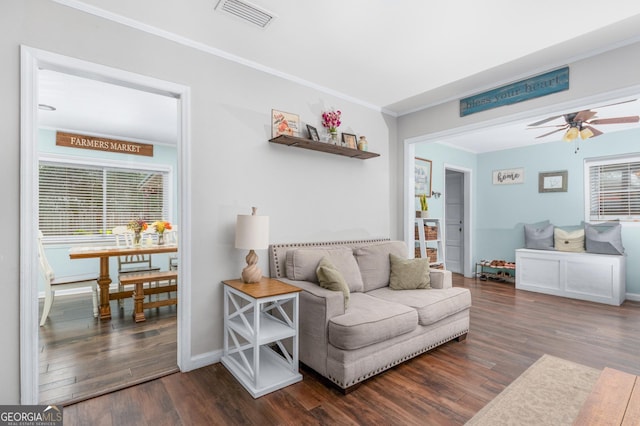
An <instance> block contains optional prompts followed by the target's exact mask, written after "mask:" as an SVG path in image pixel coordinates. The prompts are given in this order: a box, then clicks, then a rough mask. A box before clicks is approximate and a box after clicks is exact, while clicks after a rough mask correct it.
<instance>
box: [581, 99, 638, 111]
mask: <svg viewBox="0 0 640 426" xmlns="http://www.w3.org/2000/svg"><path fill="white" fill-rule="evenodd" d="M635 101H637V99H629V100H628V101H622V102H616V103H615V104H608V105H601V106H598V107H595V108H592V109H598V108H605V107H609V106H614V105H620V104H626V103H629V102H635Z"/></svg>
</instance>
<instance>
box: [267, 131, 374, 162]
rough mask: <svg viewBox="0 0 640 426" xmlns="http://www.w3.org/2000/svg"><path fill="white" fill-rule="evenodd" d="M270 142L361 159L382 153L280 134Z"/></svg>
mask: <svg viewBox="0 0 640 426" xmlns="http://www.w3.org/2000/svg"><path fill="white" fill-rule="evenodd" d="M269 142H272V143H277V144H280V145H288V146H295V147H298V148H304V149H310V150H312V151H322V152H328V153H330V154H336V155H343V156H345V157H351V158H359V159H360V160H366V159H367V158H373V157H379V156H380V154H376V153H375V152H370V151H360V150H357V149H353V148H347V147H344V146H338V145H332V144H330V143H327V142H316V141H314V140H311V139H305V138H299V137H296V136H286V135H280V136H277V137H275V138H273V139H269Z"/></svg>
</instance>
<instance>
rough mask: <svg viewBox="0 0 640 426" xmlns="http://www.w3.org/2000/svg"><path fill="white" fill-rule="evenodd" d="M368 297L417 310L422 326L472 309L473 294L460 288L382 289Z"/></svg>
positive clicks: (371, 292)
mask: <svg viewBox="0 0 640 426" xmlns="http://www.w3.org/2000/svg"><path fill="white" fill-rule="evenodd" d="M367 295H370V296H373V297H376V298H379V299H381V300H384V301H387V302H391V303H397V304H401V305H404V306H407V307H411V308H413V309H415V310H416V312H417V313H418V321H419V323H420V325H429V324H433V323H436V322H438V321H440V320H441V319H443V318H446V317H448V316H450V315H453V314H455V313H457V312H461V311H464V310H465V309H469V308H470V307H471V292H470V291H469V289H466V288H460V287H452V288H447V289H443V290H440V289H433V288H432V289H416V290H403V291H394V290H391V289H390V288H380V289H377V290H373V291H370V292H369V293H367Z"/></svg>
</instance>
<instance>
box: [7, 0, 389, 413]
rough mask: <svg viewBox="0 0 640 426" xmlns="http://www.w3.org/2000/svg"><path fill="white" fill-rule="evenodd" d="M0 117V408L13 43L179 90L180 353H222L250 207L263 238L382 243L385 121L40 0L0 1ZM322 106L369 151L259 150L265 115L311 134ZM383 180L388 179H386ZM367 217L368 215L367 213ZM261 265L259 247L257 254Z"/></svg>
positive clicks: (11, 396)
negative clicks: (182, 156) (184, 230)
mask: <svg viewBox="0 0 640 426" xmlns="http://www.w3.org/2000/svg"><path fill="white" fill-rule="evenodd" d="M0 26H1V27H2V28H3V37H2V38H0V60H1V61H2V64H3V66H2V67H1V68H0V91H1V92H2V93H3V96H2V97H0V117H1V118H0V120H1V127H2V129H3V130H4V133H3V136H4V143H3V155H2V156H1V157H0V168H1V169H2V170H3V181H4V185H2V200H3V202H4V203H5V209H4V211H3V215H2V217H3V222H4V223H3V225H4V228H5V233H6V234H5V237H4V238H3V240H2V243H0V268H2V271H3V277H4V279H3V281H2V284H1V285H2V294H3V297H2V298H1V300H0V324H1V325H0V341H2V342H3V346H4V349H3V350H2V352H0V363H2V365H3V368H2V369H1V371H0V383H3V384H4V386H2V387H1V388H0V404H14V403H18V402H19V386H20V383H19V371H20V362H19V353H18V352H19V351H18V348H19V325H18V322H19V303H20V302H19V279H20V278H19V277H20V273H19V258H18V250H17V247H18V246H19V227H20V226H21V222H20V212H19V199H20V188H19V176H20V175H19V173H20V170H19V164H20V158H19V152H20V134H19V126H20V117H19V113H18V111H19V105H20V101H19V99H20V98H19V96H20V93H19V87H20V74H19V72H20V66H19V57H20V56H19V49H20V45H21V44H24V45H27V46H30V47H35V48H38V49H42V50H48V51H52V52H55V53H59V54H62V55H67V56H71V57H74V58H79V59H83V60H86V61H91V62H95V63H99V64H103V65H107V66H110V67H114V68H120V69H123V70H127V71H131V72H135V73H139V74H143V75H149V76H152V77H156V78H159V79H163V80H168V81H172V82H175V83H179V84H183V85H186V86H189V87H191V99H192V103H191V112H192V117H191V144H192V149H191V153H192V160H191V165H192V167H191V171H190V172H191V179H192V183H193V194H192V199H193V205H192V218H191V225H192V227H193V241H192V253H193V258H192V265H193V270H192V282H191V288H192V300H193V304H192V312H191V314H192V321H191V323H192V324H193V329H192V342H193V346H192V348H191V352H192V355H193V356H194V357H195V356H199V355H201V356H206V355H207V354H208V353H211V352H213V351H216V350H220V349H221V347H222V287H221V284H220V281H221V280H223V279H228V278H233V277H237V276H238V275H239V272H240V270H241V269H242V266H243V262H244V256H245V254H246V253H243V252H242V251H239V250H236V249H235V248H234V247H233V240H234V224H235V216H236V215H237V214H239V213H243V214H246V213H248V212H249V211H250V208H251V206H258V207H259V211H260V213H262V214H265V215H269V216H270V217H271V237H270V240H271V241H272V242H274V243H278V242H290V241H316V240H321V241H323V240H329V239H346V238H368V237H380V236H382V237H392V238H395V237H397V235H394V234H393V233H392V232H391V230H390V229H391V223H392V221H393V220H394V219H393V218H395V216H396V212H395V207H394V206H393V205H392V204H393V203H391V202H390V200H391V199H392V194H391V192H392V191H391V185H392V184H393V185H395V183H393V182H392V181H395V179H396V176H397V175H398V172H397V170H396V168H397V163H398V161H401V160H398V157H397V153H396V152H395V150H394V151H391V150H390V149H389V146H390V145H393V144H394V143H395V138H394V135H395V132H396V128H395V119H393V118H389V117H386V116H384V115H382V114H381V113H380V112H377V111H372V110H370V109H367V108H364V107H362V106H359V105H354V104H350V103H348V102H346V101H343V100H340V99H337V98H334V97H331V96H328V95H326V94H324V93H321V92H318V91H317V90H313V89H310V88H307V87H303V86H300V85H297V84H293V83H291V82H288V81H285V80H283V79H281V78H278V77H274V76H271V75H268V74H265V73H262V72H260V71H257V70H254V69H251V68H247V67H244V66H241V65H238V64H236V63H232V62H229V61H226V60H223V59H220V58H217V57H214V56H212V55H209V54H206V53H203V52H201V51H197V50H195V49H192V48H189V47H185V46H182V45H179V44H177V43H174V42H169V41H166V40H163V39H161V38H159V37H156V36H152V35H149V34H146V33H142V32H140V31H138V30H135V29H131V28H128V27H124V26H122V25H119V24H116V23H113V22H109V21H106V20H104V19H101V18H98V17H94V16H90V15H87V14H84V13H82V12H79V11H76V10H74V9H70V8H67V7H65V6H61V5H59V4H56V3H52V2H48V1H28V2H23V1H19V0H10V1H4V2H2V3H0ZM330 107H335V108H339V109H340V110H342V112H343V123H344V124H343V126H342V127H341V130H343V131H350V133H358V134H365V135H366V136H367V139H368V141H369V148H370V150H372V151H375V152H378V153H380V154H381V156H380V157H378V158H376V159H370V160H365V161H362V160H356V159H350V158H346V157H339V156H335V155H330V154H324V153H318V152H312V151H306V150H301V149H297V148H288V147H284V146H279V145H275V144H269V143H267V140H268V139H269V138H270V132H271V130H270V127H269V123H270V114H271V109H272V108H275V109H280V110H283V111H288V112H293V113H297V114H299V115H300V118H301V120H302V121H303V123H310V124H312V125H314V126H315V127H318V128H320V127H321V126H320V114H321V112H322V111H323V110H325V109H328V108H330ZM391 176H393V178H391ZM371 212H375V214H371ZM259 255H260V257H261V259H260V264H261V266H262V268H263V270H264V271H265V273H266V271H267V270H268V264H267V259H266V252H262V253H259Z"/></svg>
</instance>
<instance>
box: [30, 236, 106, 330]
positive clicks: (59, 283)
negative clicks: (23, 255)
mask: <svg viewBox="0 0 640 426" xmlns="http://www.w3.org/2000/svg"><path fill="white" fill-rule="evenodd" d="M38 260H39V264H40V272H41V273H42V276H43V278H44V308H43V309H42V317H41V318H40V327H42V326H43V325H44V324H45V322H46V321H47V317H48V316H49V312H50V311H51V306H52V305H53V299H54V298H55V294H56V291H59V290H70V289H75V288H85V287H91V292H92V299H93V316H94V317H97V316H98V274H95V273H91V274H83V275H73V276H66V277H56V275H55V273H54V271H53V268H52V267H51V265H50V264H49V261H48V260H47V257H46V255H45V252H44V246H43V244H42V231H38Z"/></svg>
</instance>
